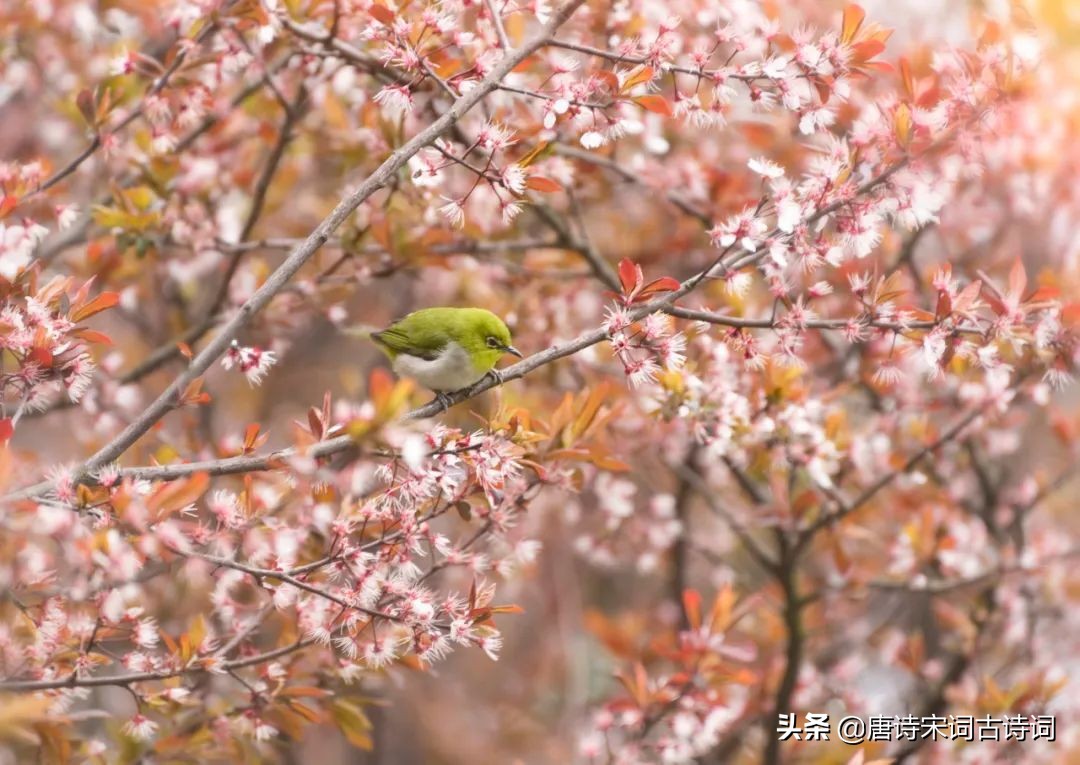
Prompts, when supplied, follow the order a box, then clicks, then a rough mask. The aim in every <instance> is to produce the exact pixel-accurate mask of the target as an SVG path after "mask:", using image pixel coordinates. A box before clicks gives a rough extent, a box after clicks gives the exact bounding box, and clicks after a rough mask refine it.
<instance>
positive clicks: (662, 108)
mask: <svg viewBox="0 0 1080 765" xmlns="http://www.w3.org/2000/svg"><path fill="white" fill-rule="evenodd" d="M634 103H636V104H637V105H638V106H640V107H642V108H643V109H648V110H649V111H650V112H654V113H656V114H662V115H664V116H665V117H670V116H671V115H672V111H671V104H669V103H668V101H667V99H666V98H664V97H663V96H658V95H655V94H650V95H647V96H639V97H638V98H635V99H634Z"/></svg>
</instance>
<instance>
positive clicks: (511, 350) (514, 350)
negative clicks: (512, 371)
mask: <svg viewBox="0 0 1080 765" xmlns="http://www.w3.org/2000/svg"><path fill="white" fill-rule="evenodd" d="M503 350H504V351H506V352H507V353H512V354H514V355H515V356H517V357H518V358H519V359H523V358H525V357H524V356H523V355H522V354H521V351H519V350H518V349H517V348H515V347H514V346H512V345H508V346H506V347H505V348H503Z"/></svg>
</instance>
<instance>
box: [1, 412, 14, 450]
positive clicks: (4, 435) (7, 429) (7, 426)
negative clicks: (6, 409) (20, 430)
mask: <svg viewBox="0 0 1080 765" xmlns="http://www.w3.org/2000/svg"><path fill="white" fill-rule="evenodd" d="M14 433H15V426H14V425H12V424H11V418H10V417H5V418H4V419H2V420H0V444H6V443H7V442H8V440H9V439H10V438H11V436H12V434H14Z"/></svg>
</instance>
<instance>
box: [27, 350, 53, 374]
mask: <svg viewBox="0 0 1080 765" xmlns="http://www.w3.org/2000/svg"><path fill="white" fill-rule="evenodd" d="M26 356H27V358H28V359H29V360H30V361H33V362H34V363H35V364H37V365H38V366H40V367H43V368H45V369H49V368H50V367H52V365H53V355H52V353H51V352H50V351H49V350H48V349H47V348H41V347H36V348H31V349H30V352H29V353H28V354H26Z"/></svg>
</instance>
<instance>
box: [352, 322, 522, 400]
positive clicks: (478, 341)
mask: <svg viewBox="0 0 1080 765" xmlns="http://www.w3.org/2000/svg"><path fill="white" fill-rule="evenodd" d="M370 337H371V339H372V340H374V341H375V342H376V343H377V344H378V345H379V346H380V347H381V348H382V350H383V351H384V352H385V353H386V355H387V356H388V357H389V358H390V362H391V365H392V366H393V368H394V371H395V372H397V373H398V374H399V375H401V376H403V377H411V378H413V379H414V380H416V381H417V382H418V383H420V384H421V385H423V386H424V387H425V388H428V389H429V390H431V391H433V392H434V393H435V396H436V398H437V399H438V401H439V403H440V404H442V406H443V408H444V409H446V408H449V406H450V398H449V396H448V395H447V394H448V393H451V392H453V391H456V390H461V389H462V388H468V387H469V386H470V385H472V384H473V383H476V382H478V381H479V380H481V379H483V378H484V377H485V376H487V375H490V376H491V377H493V378H494V379H495V381H496V382H499V383H501V382H502V375H500V374H499V371H498V370H497V369H495V365H496V364H497V363H498V362H499V359H501V358H502V357H503V356H504V355H505V354H507V353H512V354H513V355H515V356H517V357H518V358H522V355H521V352H520V351H519V350H518V349H517V348H515V347H514V346H513V345H511V344H510V330H509V329H508V328H507V326H506V323H505V322H503V320H502V319H500V318H499V317H498V316H496V315H495V314H493V313H492V312H491V311H487V310H484V309H483V308H424V309H421V310H419V311H413V312H412V313H410V314H409V315H408V316H406V317H405V318H403V319H399V320H398V321H395V322H394V323H393V324H391V325H390V326H389V327H387V328H386V329H383V330H379V331H376V332H371V333H370Z"/></svg>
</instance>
